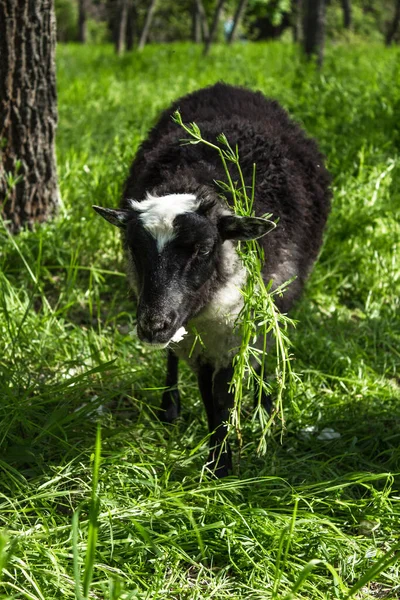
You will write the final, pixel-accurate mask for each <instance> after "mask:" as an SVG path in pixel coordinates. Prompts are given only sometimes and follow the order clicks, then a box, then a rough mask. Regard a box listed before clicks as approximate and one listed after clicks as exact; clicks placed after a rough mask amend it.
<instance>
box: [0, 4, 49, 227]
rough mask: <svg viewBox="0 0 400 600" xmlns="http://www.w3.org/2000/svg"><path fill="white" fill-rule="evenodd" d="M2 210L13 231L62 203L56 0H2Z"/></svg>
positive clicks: (0, 78) (0, 80)
mask: <svg viewBox="0 0 400 600" xmlns="http://www.w3.org/2000/svg"><path fill="white" fill-rule="evenodd" d="M0 31H1V35H0V57H1V59H0V98H1V104H0V140H1V148H0V152H1V161H0V208H1V212H2V214H3V216H4V217H5V218H6V219H9V220H10V221H11V228H12V230H18V229H20V228H21V227H22V226H23V225H29V226H31V225H33V223H35V222H40V221H45V220H46V219H47V218H48V217H49V216H50V215H52V214H53V213H54V212H55V210H56V208H57V205H58V202H59V192H58V186H57V173H56V158H55V132H56V125H57V95H56V78H55V62H54V60H55V45H56V27H55V16H54V5H53V1H52V0H36V1H35V2H31V1H30V0H0Z"/></svg>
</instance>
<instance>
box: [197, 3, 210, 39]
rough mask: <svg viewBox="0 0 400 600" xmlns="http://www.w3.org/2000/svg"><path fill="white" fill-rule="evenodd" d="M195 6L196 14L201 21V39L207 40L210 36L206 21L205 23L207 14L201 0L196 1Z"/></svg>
mask: <svg viewBox="0 0 400 600" xmlns="http://www.w3.org/2000/svg"><path fill="white" fill-rule="evenodd" d="M196 5H197V10H198V13H199V15H200V19H201V30H202V33H203V38H204V39H205V40H207V39H208V38H209V35H210V30H209V27H208V21H207V13H206V11H205V8H204V5H203V2H202V1H201V0H196Z"/></svg>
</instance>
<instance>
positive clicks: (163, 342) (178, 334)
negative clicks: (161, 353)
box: [133, 325, 188, 350]
mask: <svg viewBox="0 0 400 600" xmlns="http://www.w3.org/2000/svg"><path fill="white" fill-rule="evenodd" d="M133 333H134V334H136V335H137V336H138V338H139V340H140V341H141V342H142V343H143V344H145V345H146V346H147V347H149V348H152V349H153V350H162V349H164V348H167V347H168V346H169V345H170V344H177V343H179V342H180V341H181V340H182V339H183V338H184V336H185V335H186V334H187V333H188V332H187V330H186V329H185V327H183V326H181V327H179V328H178V329H177V330H176V331H175V333H174V334H173V335H171V333H170V332H169V333H168V334H167V335H166V332H162V334H154V335H153V336H151V337H150V339H149V336H148V334H146V333H144V332H143V331H142V330H141V328H140V326H139V325H136V327H135V329H134V331H133ZM160 338H161V339H160ZM163 338H164V339H163Z"/></svg>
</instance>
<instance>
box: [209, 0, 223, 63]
mask: <svg viewBox="0 0 400 600" xmlns="http://www.w3.org/2000/svg"><path fill="white" fill-rule="evenodd" d="M224 4H225V0H218V2H217V6H216V9H215V12H214V17H213V20H212V25H211V29H210V34H209V36H208V38H207V39H206V43H205V45H204V55H205V56H206V55H207V54H208V53H209V51H210V48H211V44H212V43H213V41H214V39H215V36H216V34H217V29H218V24H219V21H220V19H221V15H222V9H223V8H224Z"/></svg>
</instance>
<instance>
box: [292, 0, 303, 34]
mask: <svg viewBox="0 0 400 600" xmlns="http://www.w3.org/2000/svg"><path fill="white" fill-rule="evenodd" d="M302 8H303V0H294V1H293V11H292V29H293V41H294V42H295V43H297V42H300V43H301V42H302V41H303V28H302V19H301V14H302Z"/></svg>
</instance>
